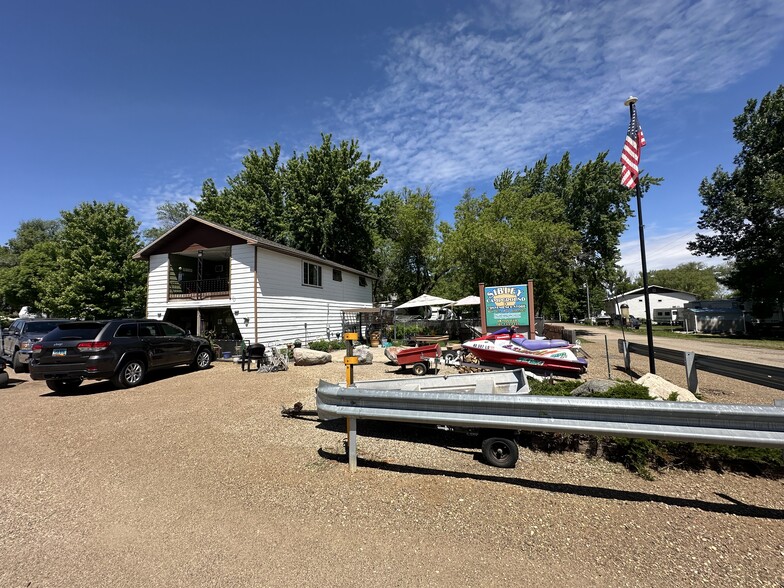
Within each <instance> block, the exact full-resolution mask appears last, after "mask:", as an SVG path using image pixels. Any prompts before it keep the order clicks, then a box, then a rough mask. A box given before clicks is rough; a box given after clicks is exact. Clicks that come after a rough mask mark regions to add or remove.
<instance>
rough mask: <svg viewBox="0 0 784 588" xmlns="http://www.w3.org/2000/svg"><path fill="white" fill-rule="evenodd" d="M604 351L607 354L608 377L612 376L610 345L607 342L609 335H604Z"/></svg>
mask: <svg viewBox="0 0 784 588" xmlns="http://www.w3.org/2000/svg"><path fill="white" fill-rule="evenodd" d="M604 353H605V355H607V379H608V380H609V379H611V378H612V374H611V373H610V347H609V345H608V344H607V335H605V336H604Z"/></svg>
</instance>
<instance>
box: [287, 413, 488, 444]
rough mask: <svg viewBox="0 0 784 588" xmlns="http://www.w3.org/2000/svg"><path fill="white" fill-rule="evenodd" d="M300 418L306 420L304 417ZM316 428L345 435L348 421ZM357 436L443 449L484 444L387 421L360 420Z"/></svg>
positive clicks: (461, 435) (463, 435)
mask: <svg viewBox="0 0 784 588" xmlns="http://www.w3.org/2000/svg"><path fill="white" fill-rule="evenodd" d="M299 418H302V419H303V420H304V417H299ZM307 420H311V419H307ZM312 420H316V421H317V420H318V417H312ZM316 428H317V429H323V430H325V431H333V432H336V433H340V432H342V433H345V432H346V421H345V419H332V420H329V421H322V422H321V423H319V424H318V425H317V426H316ZM357 434H358V435H361V436H362V437H373V438H375V439H393V440H399V441H411V442H413V443H425V444H427V445H435V446H436V447H443V448H445V449H450V448H453V447H462V448H479V447H481V444H482V442H481V440H480V439H479V437H478V436H476V435H473V436H472V435H468V434H466V433H459V432H455V431H442V430H440V429H437V428H436V427H434V426H432V425H411V424H408V423H394V422H386V421H367V420H359V421H357ZM454 451H456V450H454ZM463 453H468V452H463Z"/></svg>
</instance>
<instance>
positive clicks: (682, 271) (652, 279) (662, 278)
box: [648, 261, 719, 300]
mask: <svg viewBox="0 0 784 588" xmlns="http://www.w3.org/2000/svg"><path fill="white" fill-rule="evenodd" d="M648 282H649V283H651V284H656V285H657V286H663V287H665V288H673V289H674V290H683V291H684V292H691V293H692V294H695V295H696V296H697V298H699V299H700V300H709V299H711V298H716V296H717V295H718V293H719V283H718V281H717V279H716V273H715V269H714V268H712V267H707V266H706V265H705V264H703V263H700V262H697V261H689V262H687V263H682V264H680V265H677V266H675V267H674V268H671V269H660V270H653V271H650V272H648Z"/></svg>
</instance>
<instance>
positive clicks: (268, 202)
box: [193, 143, 286, 242]
mask: <svg viewBox="0 0 784 588" xmlns="http://www.w3.org/2000/svg"><path fill="white" fill-rule="evenodd" d="M193 203H194V206H195V213H196V215H198V216H201V217H203V218H206V219H208V220H212V221H214V222H218V223H221V224H225V225H228V226H230V227H232V228H235V229H239V230H242V231H247V232H249V233H253V234H254V235H259V236H261V237H264V238H266V239H270V240H272V241H278V242H282V241H284V240H285V239H286V224H285V219H284V214H283V208H284V206H283V203H284V195H283V171H282V169H281V161H280V145H278V144H277V143H275V144H274V145H271V146H270V147H268V148H265V149H262V150H261V153H259V152H258V151H256V150H250V151H248V154H247V155H246V156H245V157H244V158H243V159H242V169H241V170H240V172H239V173H238V174H237V175H235V176H232V177H229V178H228V179H227V185H226V187H225V188H223V189H222V190H220V191H218V189H217V188H216V187H215V182H213V181H212V179H208V180H206V181H205V182H204V184H203V185H202V193H201V198H200V199H199V200H195V201H193Z"/></svg>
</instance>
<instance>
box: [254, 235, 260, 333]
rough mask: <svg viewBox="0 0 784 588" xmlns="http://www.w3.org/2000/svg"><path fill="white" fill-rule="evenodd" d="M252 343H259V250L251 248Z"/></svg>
mask: <svg viewBox="0 0 784 588" xmlns="http://www.w3.org/2000/svg"><path fill="white" fill-rule="evenodd" d="M253 342H254V343H258V342H259V248H258V246H254V247H253Z"/></svg>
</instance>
